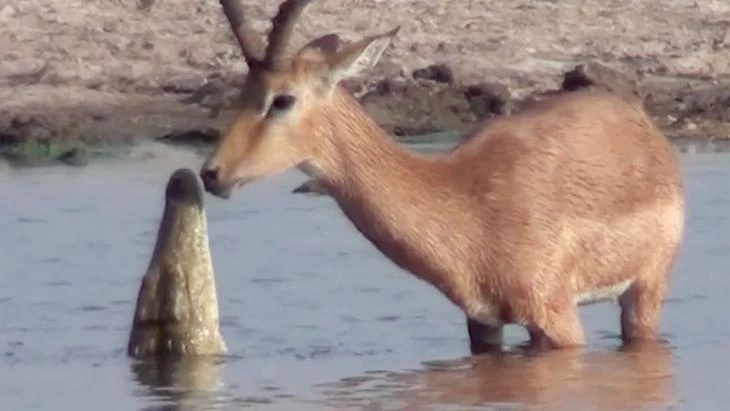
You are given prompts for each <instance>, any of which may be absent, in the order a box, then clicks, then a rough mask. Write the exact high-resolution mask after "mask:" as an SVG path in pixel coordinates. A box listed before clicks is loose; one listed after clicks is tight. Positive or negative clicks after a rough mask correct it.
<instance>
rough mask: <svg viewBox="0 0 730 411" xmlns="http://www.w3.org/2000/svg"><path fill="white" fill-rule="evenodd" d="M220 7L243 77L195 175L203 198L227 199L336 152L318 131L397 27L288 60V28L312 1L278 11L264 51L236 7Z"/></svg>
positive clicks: (320, 45)
mask: <svg viewBox="0 0 730 411" xmlns="http://www.w3.org/2000/svg"><path fill="white" fill-rule="evenodd" d="M220 2H221V6H222V7H223V11H224V14H225V15H226V17H227V19H228V21H229V23H230V24H231V27H232V29H233V32H234V34H235V37H236V39H237V41H238V44H239V46H240V48H241V51H242V52H243V56H244V58H245V60H246V63H247V64H248V67H249V72H248V76H247V78H246V81H245V83H244V85H243V89H242V93H241V109H240V112H239V113H238V114H237V117H236V118H235V120H234V121H233V123H232V124H231V125H230V126H229V128H228V130H227V132H226V133H225V134H224V136H223V137H222V139H221V140H220V141H219V142H218V146H217V147H216V150H215V151H214V153H213V154H212V155H211V157H210V158H208V159H207V160H206V162H205V164H203V166H202V168H201V170H200V176H201V178H202V180H203V184H204V186H205V189H206V191H208V192H209V193H211V194H213V195H215V196H218V197H220V198H229V197H230V196H231V193H232V192H233V190H234V189H235V188H236V187H240V186H242V185H244V184H246V183H249V182H252V181H255V180H259V179H262V178H266V177H270V176H273V175H276V174H279V173H282V172H284V171H286V170H288V169H290V168H293V167H299V168H300V169H301V170H304V171H305V172H308V173H309V174H315V173H316V169H317V167H318V164H317V163H318V161H319V160H320V159H321V158H322V157H323V156H327V153H331V152H332V150H333V147H334V146H335V145H336V144H335V142H334V139H335V137H336V136H334V135H333V134H334V133H327V132H325V131H323V129H326V128H327V125H328V124H331V123H332V122H335V121H337V120H336V119H335V118H332V113H334V112H337V110H333V106H334V105H336V101H335V99H334V98H333V96H334V94H335V92H336V89H337V88H338V87H339V82H340V81H341V80H343V79H345V78H348V77H350V76H354V75H358V74H360V73H361V72H363V71H364V70H366V69H369V68H371V67H372V66H374V65H375V63H377V61H378V60H379V59H380V56H381V55H382V54H383V52H384V51H385V49H386V47H387V46H388V45H389V44H390V40H391V39H392V38H393V36H395V34H396V33H397V32H398V29H399V27H396V28H395V29H393V30H390V31H388V32H386V33H382V34H378V35H374V36H370V37H366V38H364V39H362V40H360V41H357V42H355V43H353V44H350V45H348V46H346V47H343V48H341V49H340V50H338V48H339V47H338V46H339V37H338V36H337V35H335V34H327V35H324V36H322V37H319V38H316V39H314V40H312V41H310V42H309V43H307V44H305V45H304V46H303V47H302V48H301V49H299V50H298V51H297V52H296V53H293V55H292V57H291V58H289V57H287V54H286V53H285V49H286V46H287V44H288V43H289V40H290V39H291V36H292V32H293V26H294V23H295V22H296V20H297V18H298V17H299V16H300V15H301V13H302V11H303V10H304V8H305V7H306V6H307V4H309V2H310V0H286V1H284V2H283V3H282V4H281V5H280V6H279V10H278V12H277V14H276V16H275V17H274V18H273V19H272V28H271V31H270V32H269V35H268V46H267V47H266V49H265V50H264V47H263V45H262V43H263V38H262V37H261V36H259V35H258V34H257V33H255V32H254V31H253V29H252V28H251V26H250V23H249V21H248V20H247V19H246V15H245V13H244V12H243V10H242V8H241V7H240V5H239V4H238V2H237V0H220Z"/></svg>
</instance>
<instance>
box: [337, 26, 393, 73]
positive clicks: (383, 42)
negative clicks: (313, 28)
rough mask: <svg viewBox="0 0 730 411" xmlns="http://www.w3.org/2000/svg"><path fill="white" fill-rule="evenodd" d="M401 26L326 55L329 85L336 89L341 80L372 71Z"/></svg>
mask: <svg viewBox="0 0 730 411" xmlns="http://www.w3.org/2000/svg"><path fill="white" fill-rule="evenodd" d="M399 30H400V26H398V27H396V28H394V29H392V30H390V31H388V32H385V33H381V34H376V35H374V36H370V37H366V38H364V39H362V40H360V41H358V42H356V43H353V44H350V45H349V46H347V47H345V48H343V49H342V50H340V51H338V52H335V53H330V54H328V55H326V62H327V68H326V70H325V73H324V75H325V77H326V80H327V83H328V84H329V85H330V86H331V87H334V86H335V85H337V83H339V82H340V81H341V80H343V79H346V78H349V77H354V76H357V75H360V74H363V73H364V72H366V71H368V70H370V69H372V68H373V67H375V65H376V64H377V63H378V61H379V60H380V57H382V55H383V52H385V49H387V48H388V46H389V45H390V41H391V40H392V39H393V37H395V35H396V34H397V33H398V31H399Z"/></svg>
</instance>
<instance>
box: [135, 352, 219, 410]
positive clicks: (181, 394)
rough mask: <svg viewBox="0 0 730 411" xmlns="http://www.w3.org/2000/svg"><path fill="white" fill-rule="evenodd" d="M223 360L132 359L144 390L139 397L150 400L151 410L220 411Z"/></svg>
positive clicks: (136, 378) (209, 358)
mask: <svg viewBox="0 0 730 411" xmlns="http://www.w3.org/2000/svg"><path fill="white" fill-rule="evenodd" d="M223 361H224V360H223V359H222V358H219V357H214V356H202V357H185V358H172V357H165V358H158V359H145V360H130V367H131V371H132V374H133V378H134V380H136V381H137V382H139V384H140V386H142V387H144V388H145V390H143V391H142V392H137V393H136V395H138V396H141V397H148V398H150V399H151V401H150V402H151V405H150V406H149V407H145V408H144V410H149V411H151V410H159V411H162V410H176V411H178V410H179V411H182V410H210V409H219V408H221V404H220V401H219V399H218V396H217V395H220V392H221V389H222V388H225V386H224V384H223V382H222V380H221V377H220V372H219V371H220V370H219V368H221V367H222V366H223Z"/></svg>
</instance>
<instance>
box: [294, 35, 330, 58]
mask: <svg viewBox="0 0 730 411" xmlns="http://www.w3.org/2000/svg"><path fill="white" fill-rule="evenodd" d="M339 47H340V36H338V35H337V34H335V33H330V34H325V35H324V36H320V37H317V38H316V39H314V40H312V41H310V42H309V43H307V44H305V45H304V46H302V48H301V50H299V52H298V53H297V56H299V55H301V54H304V53H309V52H319V53H322V54H334V53H337V49H338V48H339Z"/></svg>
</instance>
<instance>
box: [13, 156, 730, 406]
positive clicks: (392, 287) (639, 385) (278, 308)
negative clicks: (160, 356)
mask: <svg viewBox="0 0 730 411" xmlns="http://www.w3.org/2000/svg"><path fill="white" fill-rule="evenodd" d="M158 154H159V153H158ZM200 162H201V159H200V158H198V157H195V156H193V155H192V154H187V152H182V151H181V152H170V153H166V154H165V155H163V156H162V157H161V158H159V159H157V160H155V161H147V160H145V157H144V156H139V157H138V159H137V160H135V161H113V160H109V161H105V162H97V163H95V164H93V165H91V166H89V167H86V168H82V169H74V168H69V167H54V168H45V169H26V170H10V169H4V170H0V187H2V192H3V196H2V197H0V233H2V234H1V235H0V403H1V404H3V409H7V410H48V409H54V410H55V409H74V410H87V409H88V410H98V409H104V410H105V411H111V410H132V409H145V410H163V409H194V410H204V409H240V408H246V407H249V408H254V409H259V408H261V409H297V410H300V409H304V410H306V409H404V408H409V409H523V408H526V407H528V406H529V407H534V408H536V409H561V410H565V409H570V410H573V409H575V410H599V409H601V410H602V409H605V410H615V409H664V408H667V407H671V408H673V409H683V410H685V409H686V410H695V409H697V410H699V409H701V410H710V409H721V404H724V403H727V402H728V401H730V390H728V389H727V388H728V387H729V386H730V385H729V383H727V381H728V378H727V371H728V367H730V356H728V355H727V348H726V347H727V343H728V341H730V322H728V321H727V318H726V317H727V309H728V303H727V301H728V300H729V299H730V281H728V277H727V267H728V266H730V242H728V241H727V233H728V232H730V225H729V224H730V223H729V222H728V216H730V212H729V211H728V210H729V205H730V154H722V153H696V154H684V155H682V163H683V167H684V170H685V176H686V183H687V199H688V222H687V229H686V240H685V244H684V247H683V250H682V253H681V256H680V259H679V262H678V264H677V267H676V270H675V275H674V277H673V281H672V283H671V291H670V298H669V300H668V301H667V304H666V308H665V311H664V315H663V317H662V331H663V332H664V336H665V337H666V338H667V340H668V344H667V345H666V346H665V347H664V349H655V350H650V351H647V352H642V353H632V352H620V351H619V350H618V348H619V345H620V341H619V340H618V337H617V331H618V317H617V313H618V309H617V307H616V306H614V305H611V304H602V305H595V306H589V307H586V308H584V309H583V310H582V311H581V315H582V318H583V320H584V324H585V328H586V333H587V335H588V342H589V344H590V345H589V347H588V348H587V349H586V350H584V351H583V352H577V353H571V352H563V353H555V354H545V355H540V356H525V355H520V354H519V353H515V354H505V355H502V356H486V357H481V358H472V357H469V356H468V346H467V340H466V331H465V326H464V320H463V317H462V315H461V314H460V312H459V311H458V310H457V309H456V308H454V307H453V306H451V305H450V304H449V303H448V302H446V300H445V299H444V298H443V297H442V296H441V295H440V294H439V293H437V292H436V291H435V290H434V289H432V288H431V287H430V286H429V285H426V284H425V283H422V282H420V281H418V280H416V279H414V278H413V277H411V276H409V275H407V274H405V273H403V272H402V271H400V270H399V269H398V268H396V267H395V266H393V265H392V264H391V263H389V262H388V261H387V260H385V258H384V257H382V256H381V255H380V254H379V253H378V252H377V251H376V250H375V249H374V248H373V247H372V246H371V245H370V244H369V243H367V241H366V240H364V239H363V238H362V237H361V236H360V235H359V234H358V233H357V232H356V231H355V230H354V229H353V228H352V227H351V225H350V223H349V222H348V221H347V220H346V219H345V218H344V217H343V216H342V215H341V214H340V212H339V210H338V209H337V208H336V206H335V204H334V202H333V201H332V200H331V199H328V198H311V197H304V196H295V195H291V194H289V192H290V191H291V189H292V188H294V187H295V186H297V185H298V184H299V183H301V182H302V181H303V179H304V177H303V176H302V175H301V174H300V173H298V172H290V173H287V174H285V175H282V176H280V177H278V178H275V179H273V180H270V181H268V182H261V183H255V184H253V185H251V186H249V187H247V188H246V189H245V190H244V191H242V192H239V194H238V195H237V196H236V197H235V198H234V199H232V200H229V201H222V200H218V199H215V198H212V197H210V196H207V197H206V201H207V203H206V205H207V210H208V218H209V228H210V235H211V243H212V252H213V257H214V260H215V268H216V275H217V281H218V292H219V299H220V309H221V313H222V327H221V328H222V333H223V335H224V337H225V339H226V342H227V344H228V347H229V349H230V354H231V355H230V357H229V358H227V359H225V360H223V361H219V362H213V361H202V360H199V361H189V362H187V363H182V364H151V363H138V362H134V361H131V360H129V359H127V358H126V357H125V355H124V348H125V344H126V339H127V333H128V331H129V325H130V321H131V318H132V313H133V310H134V303H135V299H136V293H137V288H138V286H139V280H140V278H141V276H142V274H143V273H144V270H145V268H146V265H147V263H148V258H149V256H150V253H151V250H152V247H153V244H154V237H155V234H156V229H157V221H158V219H159V217H160V213H161V211H162V209H161V207H162V203H163V187H164V184H165V183H166V180H167V177H168V176H169V174H170V173H171V172H172V171H173V170H174V169H176V168H177V167H180V166H187V167H190V168H193V169H197V167H198V166H199V165H200ZM524 338H525V334H524V332H523V331H522V330H520V329H519V328H508V329H507V340H508V342H509V343H513V344H517V343H520V342H521V341H522V340H523V339H524Z"/></svg>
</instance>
